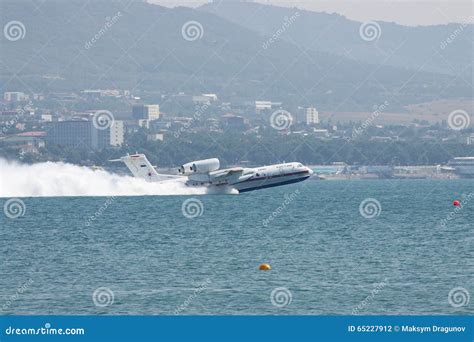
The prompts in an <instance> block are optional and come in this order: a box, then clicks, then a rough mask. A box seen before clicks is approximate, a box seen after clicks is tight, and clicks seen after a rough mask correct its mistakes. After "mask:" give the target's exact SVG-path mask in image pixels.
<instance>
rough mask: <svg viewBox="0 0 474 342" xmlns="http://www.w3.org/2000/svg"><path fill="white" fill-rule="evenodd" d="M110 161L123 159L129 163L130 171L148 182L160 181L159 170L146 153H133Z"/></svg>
mask: <svg viewBox="0 0 474 342" xmlns="http://www.w3.org/2000/svg"><path fill="white" fill-rule="evenodd" d="M109 161H112V162H114V161H122V162H124V163H125V165H127V167H128V169H129V170H130V172H131V173H132V174H133V176H134V177H136V178H142V179H144V180H146V181H147V182H157V181H159V177H158V172H156V170H155V168H154V167H153V165H151V163H150V162H149V161H148V159H147V157H146V156H145V155H144V154H132V155H126V156H124V157H121V158H120V159H114V160H109Z"/></svg>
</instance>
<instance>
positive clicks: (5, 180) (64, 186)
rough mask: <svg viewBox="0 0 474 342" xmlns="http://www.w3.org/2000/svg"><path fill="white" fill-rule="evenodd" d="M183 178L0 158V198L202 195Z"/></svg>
mask: <svg viewBox="0 0 474 342" xmlns="http://www.w3.org/2000/svg"><path fill="white" fill-rule="evenodd" d="M207 193H208V189H207V188H205V187H197V188H189V187H187V186H186V185H185V184H184V179H171V180H166V181H162V182H156V183H149V182H146V181H145V180H143V179H139V178H134V177H131V176H121V175H117V174H114V173H110V172H107V171H104V170H93V169H91V168H89V167H85V166H78V165H73V164H67V163H62V162H45V163H37V164H32V165H26V164H21V163H18V162H13V161H7V160H5V159H2V158H0V197H46V196H48V197H49V196H143V195H155V196H156V195H157V196H159V195H204V194H207Z"/></svg>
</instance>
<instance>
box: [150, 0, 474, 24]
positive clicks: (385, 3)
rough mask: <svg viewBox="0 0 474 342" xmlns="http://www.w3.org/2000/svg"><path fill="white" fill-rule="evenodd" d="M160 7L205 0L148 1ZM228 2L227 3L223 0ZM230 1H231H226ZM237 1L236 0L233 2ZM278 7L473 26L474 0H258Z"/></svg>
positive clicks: (364, 18)
mask: <svg viewBox="0 0 474 342" xmlns="http://www.w3.org/2000/svg"><path fill="white" fill-rule="evenodd" d="M148 1H149V2H153V3H157V4H159V5H163V6H168V7H174V6H189V7H197V6H200V5H202V4H204V3H207V2H209V1H206V0H184V1H181V0H148ZM224 1H225V0H224ZM227 1H229V0H227ZM234 1H235V0H234ZM258 2H261V3H268V4H272V5H277V6H287V7H298V8H302V9H307V10H311V11H316V12H328V13H333V12H336V13H338V14H341V15H344V16H346V17H347V18H349V19H353V20H357V21H361V22H364V21H368V20H382V21H390V22H391V21H393V22H396V23H398V24H401V25H409V26H417V25H436V24H447V23H452V22H457V23H464V22H467V21H469V22H470V23H474V17H473V16H474V1H473V0H417V1H410V0H378V1H377V0H317V1H316V0H313V1H309V0H306V1H286V0H258Z"/></svg>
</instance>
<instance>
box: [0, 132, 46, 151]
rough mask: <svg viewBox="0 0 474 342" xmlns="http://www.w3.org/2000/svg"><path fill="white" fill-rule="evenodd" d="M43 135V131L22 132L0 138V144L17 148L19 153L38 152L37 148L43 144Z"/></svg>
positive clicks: (44, 134) (44, 133)
mask: <svg viewBox="0 0 474 342" xmlns="http://www.w3.org/2000/svg"><path fill="white" fill-rule="evenodd" d="M45 136H46V132H43V131H33V132H23V133H19V134H15V135H10V136H6V137H3V138H0V145H7V146H9V147H11V148H15V149H18V150H19V151H20V153H25V152H29V153H38V149H39V148H41V147H44V145H45V144H44V137H45Z"/></svg>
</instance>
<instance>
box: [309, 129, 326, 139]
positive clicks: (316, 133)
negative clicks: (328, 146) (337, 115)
mask: <svg viewBox="0 0 474 342" xmlns="http://www.w3.org/2000/svg"><path fill="white" fill-rule="evenodd" d="M313 133H314V136H315V137H316V138H328V137H329V131H328V130H327V129H314V130H313Z"/></svg>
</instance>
